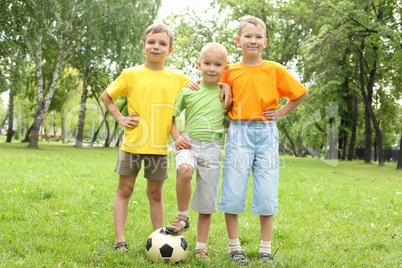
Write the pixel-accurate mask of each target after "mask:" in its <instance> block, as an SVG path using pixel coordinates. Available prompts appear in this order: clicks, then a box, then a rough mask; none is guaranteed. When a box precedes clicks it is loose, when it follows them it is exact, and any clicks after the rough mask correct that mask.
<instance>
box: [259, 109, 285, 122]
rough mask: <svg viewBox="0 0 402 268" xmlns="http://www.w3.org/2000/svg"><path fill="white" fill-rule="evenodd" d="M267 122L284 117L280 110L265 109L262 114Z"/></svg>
mask: <svg viewBox="0 0 402 268" xmlns="http://www.w3.org/2000/svg"><path fill="white" fill-rule="evenodd" d="M262 114H263V115H264V116H265V118H266V119H268V120H279V119H282V118H284V117H285V115H284V114H282V113H281V111H280V110H273V109H265V110H264V112H263V113H262Z"/></svg>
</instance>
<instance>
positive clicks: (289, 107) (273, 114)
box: [262, 92, 308, 120]
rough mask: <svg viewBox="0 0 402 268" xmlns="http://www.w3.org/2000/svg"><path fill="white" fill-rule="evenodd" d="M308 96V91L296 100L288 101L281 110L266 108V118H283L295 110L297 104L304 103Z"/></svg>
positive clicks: (264, 113)
mask: <svg viewBox="0 0 402 268" xmlns="http://www.w3.org/2000/svg"><path fill="white" fill-rule="evenodd" d="M307 96H308V92H306V93H304V94H303V95H301V96H300V97H298V98H297V99H295V100H290V101H289V102H288V103H286V105H285V106H283V107H282V108H281V109H279V110H273V109H266V110H265V111H264V112H263V113H262V114H263V115H264V116H265V118H267V119H270V120H279V119H282V118H284V117H285V116H286V115H287V114H289V113H290V112H291V111H293V110H294V109H295V108H296V107H297V106H299V104H300V103H302V102H303V101H304V100H305V99H306V98H307Z"/></svg>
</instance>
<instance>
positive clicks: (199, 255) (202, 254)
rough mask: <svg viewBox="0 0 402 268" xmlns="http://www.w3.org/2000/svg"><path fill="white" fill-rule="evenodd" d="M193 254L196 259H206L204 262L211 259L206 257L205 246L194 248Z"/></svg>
mask: <svg viewBox="0 0 402 268" xmlns="http://www.w3.org/2000/svg"><path fill="white" fill-rule="evenodd" d="M194 254H195V256H196V257H197V259H199V260H201V261H206V262H210V261H211V259H210V258H209V257H208V250H207V249H206V248H199V249H194Z"/></svg>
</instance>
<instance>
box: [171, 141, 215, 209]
mask: <svg viewBox="0 0 402 268" xmlns="http://www.w3.org/2000/svg"><path fill="white" fill-rule="evenodd" d="M183 136H184V137H186V138H187V139H188V140H189V141H190V144H191V149H184V150H176V152H175V159H176V169H177V168H178V167H179V166H180V165H182V164H186V165H190V166H191V167H193V170H197V173H196V174H197V175H196V183H195V190H194V194H193V198H192V200H191V205H190V208H191V209H193V210H195V211H197V212H198V213H202V214H212V213H213V212H215V211H216V203H217V199H218V187H219V175H220V170H221V159H222V155H221V146H220V144H219V140H216V141H198V140H195V139H192V138H190V137H189V136H187V135H185V134H184V135H183Z"/></svg>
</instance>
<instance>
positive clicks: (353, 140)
mask: <svg viewBox="0 0 402 268" xmlns="http://www.w3.org/2000/svg"><path fill="white" fill-rule="evenodd" d="M357 116H358V110H357V94H356V91H353V121H352V134H351V137H350V143H349V153H348V161H352V160H353V158H354V152H355V143H356V131H357V119H358V118H357Z"/></svg>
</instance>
